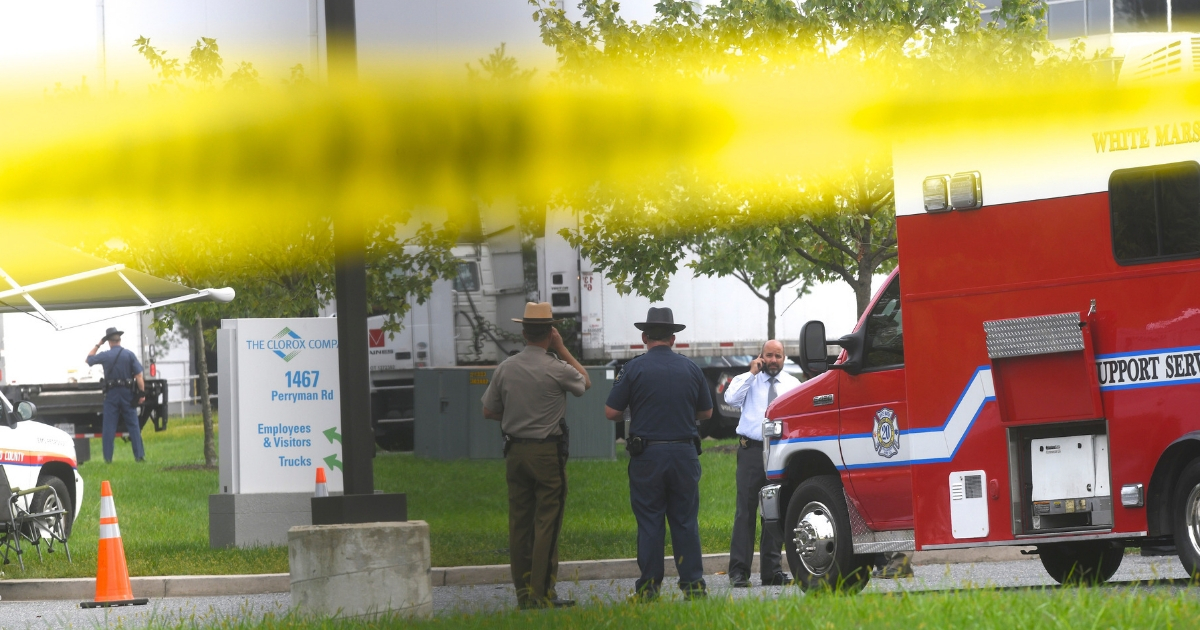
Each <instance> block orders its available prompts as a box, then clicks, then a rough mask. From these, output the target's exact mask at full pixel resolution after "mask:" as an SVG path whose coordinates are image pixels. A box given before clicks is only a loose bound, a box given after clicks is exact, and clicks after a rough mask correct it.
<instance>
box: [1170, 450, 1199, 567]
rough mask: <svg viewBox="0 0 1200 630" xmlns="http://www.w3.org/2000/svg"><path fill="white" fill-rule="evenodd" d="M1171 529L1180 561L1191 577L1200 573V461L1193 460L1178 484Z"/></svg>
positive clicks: (1180, 476)
mask: <svg viewBox="0 0 1200 630" xmlns="http://www.w3.org/2000/svg"><path fill="white" fill-rule="evenodd" d="M1173 505H1174V508H1175V509H1174V513H1173V514H1172V515H1171V526H1172V527H1171V529H1172V531H1173V532H1174V533H1175V549H1176V551H1177V552H1178V553H1179V562H1180V563H1182V564H1183V568H1184V569H1185V570H1186V571H1187V572H1188V575H1192V576H1195V575H1197V574H1200V459H1195V460H1192V462H1191V463H1189V464H1188V465H1187V466H1185V467H1184V468H1183V472H1182V473H1180V474H1179V481H1178V482H1177V483H1176V484H1175V502H1174V504H1173Z"/></svg>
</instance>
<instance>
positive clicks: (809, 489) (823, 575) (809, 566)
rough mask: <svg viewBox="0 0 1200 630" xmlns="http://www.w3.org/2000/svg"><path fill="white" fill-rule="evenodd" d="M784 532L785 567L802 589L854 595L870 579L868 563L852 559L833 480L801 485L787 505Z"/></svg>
mask: <svg viewBox="0 0 1200 630" xmlns="http://www.w3.org/2000/svg"><path fill="white" fill-rule="evenodd" d="M783 527H784V530H783V538H784V548H785V549H786V550H787V558H788V564H789V565H790V566H791V568H792V575H794V576H795V577H796V582H797V583H798V584H799V585H800V588H801V589H803V590H805V591H811V590H832V591H837V592H846V593H855V592H858V591H860V590H862V588H863V587H864V586H866V585H867V582H868V581H869V580H870V579H871V573H870V569H869V566H868V565H869V563H868V562H867V561H866V560H865V559H864V557H861V556H855V555H854V543H853V541H852V540H851V535H850V515H849V513H848V512H847V511H846V498H845V495H844V494H843V492H842V483H841V480H840V479H838V477H837V475H821V476H818V477H811V478H809V479H806V480H804V481H803V482H801V484H800V485H799V486H797V487H796V491H795V492H794V493H793V494H792V498H791V500H790V501H788V508H787V515H786V516H785V517H784V520H783Z"/></svg>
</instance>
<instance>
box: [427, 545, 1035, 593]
mask: <svg viewBox="0 0 1200 630" xmlns="http://www.w3.org/2000/svg"><path fill="white" fill-rule="evenodd" d="M1022 549H1025V550H1030V549H1033V547H978V548H975V549H948V550H944V551H918V552H916V554H914V556H913V564H914V565H931V564H933V565H937V564H973V563H976V562H1012V561H1016V560H1028V559H1030V558H1029V556H1025V555H1021V550H1022ZM784 564H785V568H786V564H787V563H786V561H785V563H784ZM664 567H665V569H666V571H665V572H666V574H667V575H669V576H673V575H676V573H675V562H674V561H673V560H672V559H671V558H669V557H668V558H667V559H666V560H665V561H664ZM728 568H729V554H727V553H709V554H705V555H704V574H705V575H713V574H715V573H719V572H721V573H723V572H724V571H726V570H727V569H728ZM750 572H751V573H752V574H756V573H758V554H757V553H756V554H754V564H753V566H752V567H751V569H750ZM640 575H641V572H640V571H639V570H638V566H637V559H635V558H624V559H619V560H581V561H575V562H560V563H558V580H559V581H560V582H574V581H576V580H619V579H625V578H636V577H638V576H640ZM430 578H431V579H432V581H433V585H434V586H478V585H484V584H508V583H509V582H511V581H512V575H511V574H510V573H509V569H508V565H507V564H491V565H479V566H464V567H434V568H433V569H431V571H430Z"/></svg>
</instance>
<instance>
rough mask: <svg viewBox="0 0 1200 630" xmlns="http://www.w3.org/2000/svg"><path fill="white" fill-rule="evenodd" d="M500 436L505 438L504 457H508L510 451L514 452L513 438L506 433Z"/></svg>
mask: <svg viewBox="0 0 1200 630" xmlns="http://www.w3.org/2000/svg"><path fill="white" fill-rule="evenodd" d="M500 435H503V436H504V457H508V451H510V450H512V445H513V439H512V436H511V435H509V434H507V433H504V432H501V433H500Z"/></svg>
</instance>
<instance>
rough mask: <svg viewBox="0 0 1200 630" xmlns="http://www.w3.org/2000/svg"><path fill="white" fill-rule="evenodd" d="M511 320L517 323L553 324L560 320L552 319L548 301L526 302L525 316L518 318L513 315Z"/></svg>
mask: <svg viewBox="0 0 1200 630" xmlns="http://www.w3.org/2000/svg"><path fill="white" fill-rule="evenodd" d="M513 321H514V322H517V323H518V324H555V323H558V322H561V321H562V320H561V319H554V312H553V311H551V310H550V303H549V302H526V303H525V316H524V317H522V318H520V319H517V318H516V317H514V318H513Z"/></svg>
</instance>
